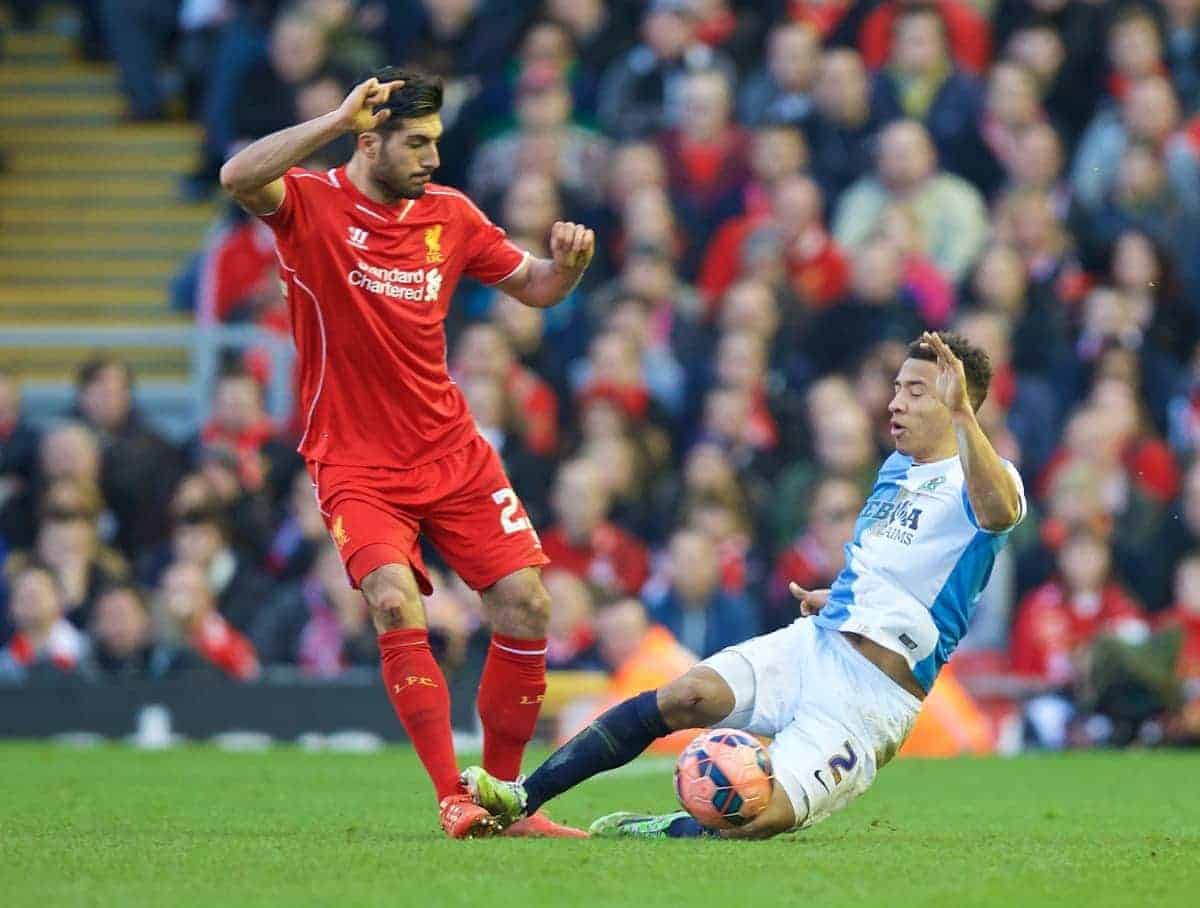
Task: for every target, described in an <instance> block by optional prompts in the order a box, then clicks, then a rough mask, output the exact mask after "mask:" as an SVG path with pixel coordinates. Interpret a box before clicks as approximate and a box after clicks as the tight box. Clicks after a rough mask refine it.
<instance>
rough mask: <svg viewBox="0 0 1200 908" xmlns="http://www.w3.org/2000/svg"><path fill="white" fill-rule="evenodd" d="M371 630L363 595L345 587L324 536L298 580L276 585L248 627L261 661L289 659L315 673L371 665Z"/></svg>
mask: <svg viewBox="0 0 1200 908" xmlns="http://www.w3.org/2000/svg"><path fill="white" fill-rule="evenodd" d="M375 636H376V634H375V629H374V628H373V627H372V626H371V620H370V617H369V616H368V615H367V604H366V600H365V599H363V597H362V594H361V593H359V592H358V590H355V589H352V588H351V587H350V584H349V582H348V581H347V579H346V571H345V568H343V567H342V561H341V558H340V557H339V556H338V552H337V549H336V548H334V547H333V545H332V544H331V543H329V542H326V543H325V544H324V545H322V546H321V549H320V551H319V553H318V554H317V557H316V560H315V561H314V562H313V563H312V567H311V568H310V569H309V571H308V573H307V574H306V575H305V576H304V577H303V578H302V579H301V580H299V581H298V582H296V583H291V584H287V585H286V586H281V587H279V588H278V589H277V590H276V591H275V594H274V596H272V597H271V599H270V601H269V602H268V603H267V604H266V605H265V606H264V608H263V610H262V612H261V614H259V616H258V617H257V618H256V619H255V621H254V624H253V626H252V627H251V630H250V638H251V640H253V642H254V647H255V649H256V650H257V652H258V654H259V658H260V659H261V660H262V662H263V663H264V664H267V665H270V664H276V663H288V664H294V665H298V666H300V669H301V671H303V672H304V673H305V674H306V675H310V676H313V677H320V678H330V677H334V676H336V675H338V674H340V673H341V672H342V670H343V669H345V668H346V667H348V666H351V665H363V666H374V665H376V664H377V663H378V661H379V649H378V647H377V646H376V644H375Z"/></svg>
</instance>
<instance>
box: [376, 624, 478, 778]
mask: <svg viewBox="0 0 1200 908" xmlns="http://www.w3.org/2000/svg"><path fill="white" fill-rule="evenodd" d="M379 661H380V670H381V673H382V675H383V683H384V687H385V689H386V690H387V695H388V699H389V700H391V701H392V708H393V709H395V711H396V716H397V718H399V719H400V722H401V724H402V725H403V726H404V730H405V731H406V732H407V733H408V737H409V738H410V739H411V740H412V744H413V748H414V749H415V750H416V752H417V756H418V757H420V759H421V763H423V764H424V766H425V771H426V772H427V773H429V778H430V779H431V780H432V781H433V787H434V788H435V789H436V790H437V797H438V800H439V801H441V800H442V799H443V798H446V797H449V796H450V795H453V794H455V793H457V792H458V790H459V788H458V765H457V763H456V762H455V757H454V738H453V734H452V732H451V729H450V691H449V688H447V686H446V678H445V676H444V675H443V674H442V670H441V669H440V668H439V667H438V664H437V662H436V661H435V660H434V658H433V652H432V650H430V648H429V635H428V632H427V631H426V630H425V628H422V627H414V628H405V629H403V630H394V631H387V632H386V633H383V634H380V635H379Z"/></svg>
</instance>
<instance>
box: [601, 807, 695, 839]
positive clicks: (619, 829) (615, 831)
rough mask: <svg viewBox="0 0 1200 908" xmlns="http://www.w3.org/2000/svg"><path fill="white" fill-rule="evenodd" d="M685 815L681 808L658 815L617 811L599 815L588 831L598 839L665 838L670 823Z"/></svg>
mask: <svg viewBox="0 0 1200 908" xmlns="http://www.w3.org/2000/svg"><path fill="white" fill-rule="evenodd" d="M686 816H688V814H687V812H686V811H683V810H678V811H676V812H675V813H663V814H658V815H654V814H645V813H629V812H628V811H619V812H617V813H610V814H608V815H607V816H603V817H600V819H598V820H596V821H595V822H593V823H592V825H591V826H589V827H588V832H589V833H590V834H591V835H593V836H595V837H596V838H598V839H625V838H630V839H665V838H667V837H668V836H667V830H668V829H669V828H670V827H671V824H672V823H674V822H675V821H676V820H678V819H679V818H680V817H686Z"/></svg>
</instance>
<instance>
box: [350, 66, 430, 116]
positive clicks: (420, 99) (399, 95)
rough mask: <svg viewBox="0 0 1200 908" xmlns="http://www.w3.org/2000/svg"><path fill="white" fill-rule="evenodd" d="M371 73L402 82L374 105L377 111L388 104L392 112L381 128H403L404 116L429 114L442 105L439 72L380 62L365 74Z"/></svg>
mask: <svg viewBox="0 0 1200 908" xmlns="http://www.w3.org/2000/svg"><path fill="white" fill-rule="evenodd" d="M372 76H373V77H375V78H376V79H378V80H379V81H380V82H395V81H397V80H402V81H403V82H404V85H402V86H401V87H400V90H399V91H394V92H392V96H391V97H390V98H388V100H387V103H386V104H380V105H378V106H377V107H376V108H375V110H376V111H379V110H383V109H384V108H387V109H388V110H390V111H391V112H392V115H391V116H390V117H388V118H387V119H386V120H385V121H384V122H383V124H382V125H381V126H380V129H385V130H388V129H403V128H404V121H405V120H416V119H418V118H419V117H431V116H433V115H434V114H436V113H438V112H439V111H440V110H441V109H442V91H443V85H442V79H441V77H440V76H435V75H432V74H431V73H427V72H422V71H420V70H417V69H402V68H401V67H398V66H382V67H380V68H379V69H376V70H373V71H372V72H371V73H370V75H368V76H367V78H371V77H372Z"/></svg>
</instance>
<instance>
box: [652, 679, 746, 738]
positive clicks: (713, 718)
mask: <svg viewBox="0 0 1200 908" xmlns="http://www.w3.org/2000/svg"><path fill="white" fill-rule="evenodd" d="M733 704H734V699H733V692H732V691H730V690H729V685H727V684H726V683H725V681H724V680H723V679H722V678H721V676H720V675H718V674H717V673H716V672H715V671H713V670H712V669H711V668H706V667H704V666H697V667H696V668H694V669H692V670H691V671H689V672H688V673H687V674H685V675H683V676H682V677H680V678H676V679H675V680H674V681H672V682H671V683H670V684H668V685H666V686H665V687H663V688H661V689H660V690H659V692H658V708H659V711H660V712H661V713H662V716H663V719H664V720H666V723H667V724H668V725H669V726H670V727H671V728H698V727H702V726H708V725H712V724H713V723H715V722H720V721H721V720H722V719H724V718H725V717H726V716H728V715H729V714H730V713H731V712H733Z"/></svg>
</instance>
